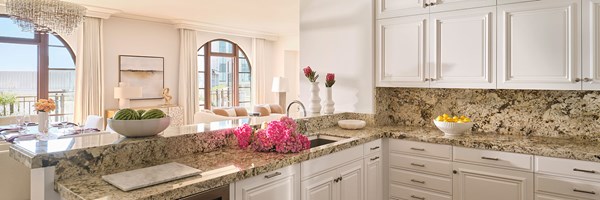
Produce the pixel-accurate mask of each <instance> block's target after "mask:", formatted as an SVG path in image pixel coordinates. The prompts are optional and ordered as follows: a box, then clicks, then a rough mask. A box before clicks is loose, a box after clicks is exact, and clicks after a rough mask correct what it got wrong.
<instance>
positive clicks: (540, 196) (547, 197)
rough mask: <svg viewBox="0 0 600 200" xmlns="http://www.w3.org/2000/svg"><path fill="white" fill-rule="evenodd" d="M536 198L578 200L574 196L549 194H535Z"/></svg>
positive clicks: (541, 199)
mask: <svg viewBox="0 0 600 200" xmlns="http://www.w3.org/2000/svg"><path fill="white" fill-rule="evenodd" d="M535 200H577V199H572V198H565V197H562V196H561V197H557V196H552V195H547V194H535Z"/></svg>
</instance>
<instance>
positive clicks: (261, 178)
mask: <svg viewBox="0 0 600 200" xmlns="http://www.w3.org/2000/svg"><path fill="white" fill-rule="evenodd" d="M299 173H300V165H299V164H295V165H291V166H287V167H284V168H281V169H276V170H273V171H270V172H267V173H263V174H259V175H257V176H254V177H251V178H247V179H244V180H241V181H239V182H237V183H236V184H237V186H241V185H242V186H245V185H253V184H262V183H266V182H269V181H272V180H277V179H280V178H285V177H289V176H298V174H299Z"/></svg>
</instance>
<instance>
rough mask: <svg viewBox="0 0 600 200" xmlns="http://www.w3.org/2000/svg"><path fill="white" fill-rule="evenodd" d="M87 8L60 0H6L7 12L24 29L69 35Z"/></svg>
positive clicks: (81, 19)
mask: <svg viewBox="0 0 600 200" xmlns="http://www.w3.org/2000/svg"><path fill="white" fill-rule="evenodd" d="M85 11H86V8H85V7H83V6H80V5H77V4H74V3H69V2H64V1H59V0H6V12H7V13H8V14H9V15H10V17H11V18H12V19H13V21H14V22H15V24H17V25H19V27H21V29H22V30H23V31H27V32H34V31H38V32H41V33H59V34H65V35H68V34H70V33H72V32H73V30H75V28H77V26H78V25H79V24H80V23H81V22H82V21H83V18H84V15H85Z"/></svg>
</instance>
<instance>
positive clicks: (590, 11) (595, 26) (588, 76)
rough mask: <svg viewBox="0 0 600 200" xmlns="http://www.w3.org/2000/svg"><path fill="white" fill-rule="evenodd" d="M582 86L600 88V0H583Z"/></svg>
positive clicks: (592, 88)
mask: <svg viewBox="0 0 600 200" xmlns="http://www.w3.org/2000/svg"><path fill="white" fill-rule="evenodd" d="M582 13H583V18H582V20H583V38H582V39H583V42H582V44H583V52H582V53H583V62H582V67H583V69H582V77H583V78H582V84H583V85H582V88H583V89H584V90H600V60H599V59H600V30H599V28H600V18H599V17H600V0H583V9H582Z"/></svg>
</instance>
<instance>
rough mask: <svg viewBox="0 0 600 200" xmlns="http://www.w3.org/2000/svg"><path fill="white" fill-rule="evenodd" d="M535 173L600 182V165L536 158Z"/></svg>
mask: <svg viewBox="0 0 600 200" xmlns="http://www.w3.org/2000/svg"><path fill="white" fill-rule="evenodd" d="M535 161H536V167H535V172H536V173H543V174H558V175H565V176H573V177H579V178H585V179H592V180H598V181H600V163H594V162H586V161H579V160H568V159H560V158H548V157H541V156H536V157H535Z"/></svg>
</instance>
